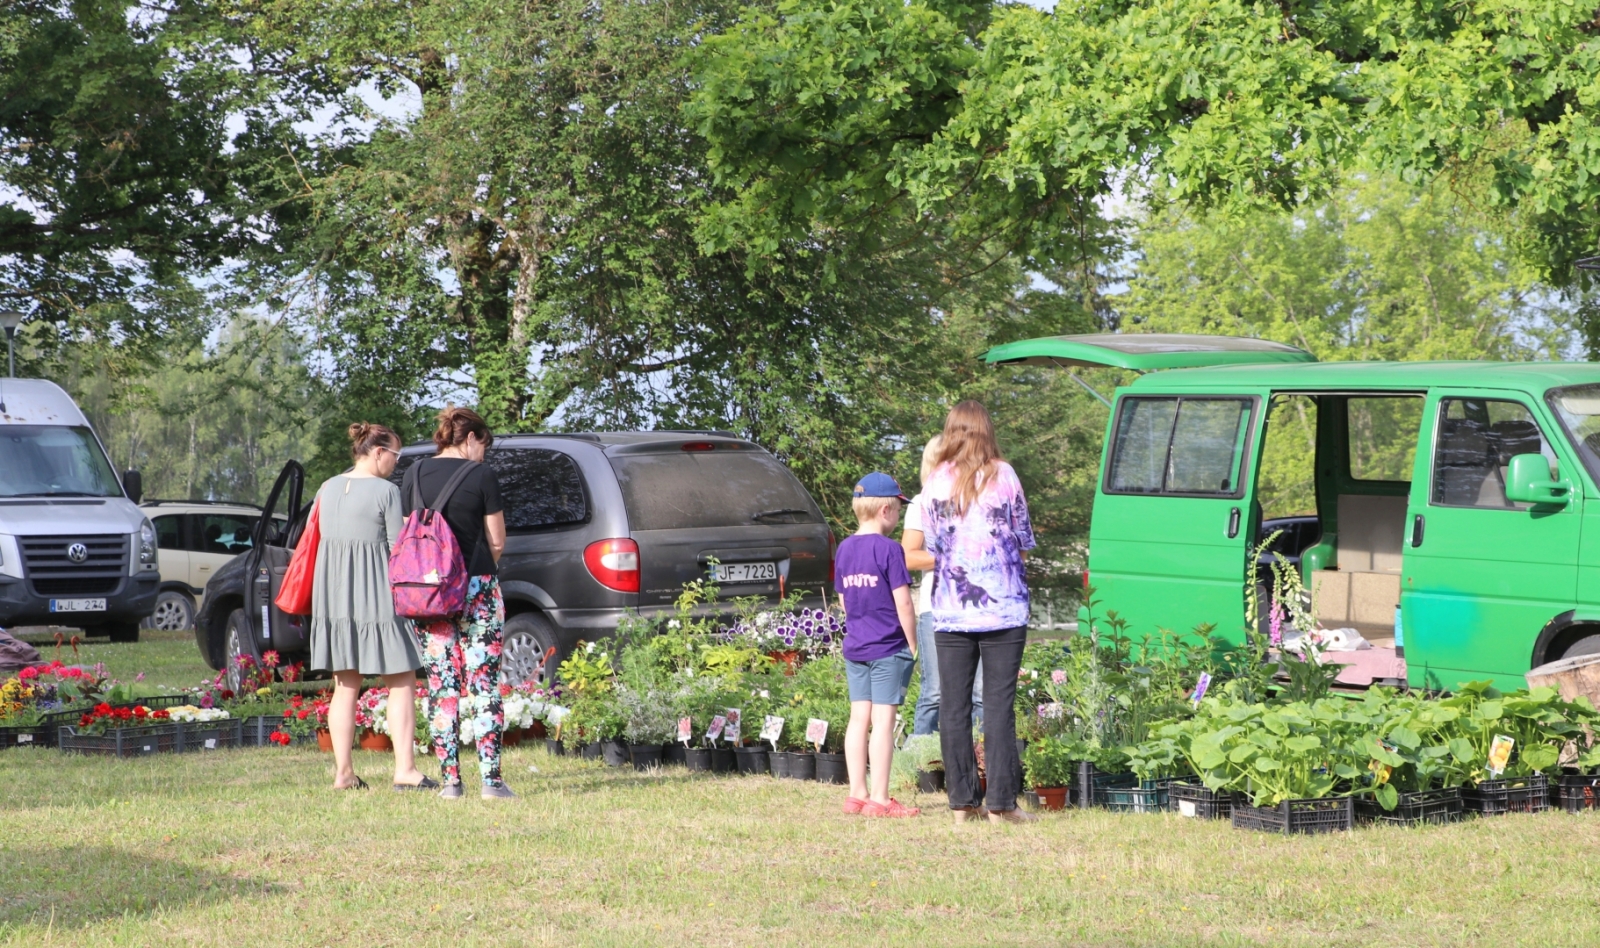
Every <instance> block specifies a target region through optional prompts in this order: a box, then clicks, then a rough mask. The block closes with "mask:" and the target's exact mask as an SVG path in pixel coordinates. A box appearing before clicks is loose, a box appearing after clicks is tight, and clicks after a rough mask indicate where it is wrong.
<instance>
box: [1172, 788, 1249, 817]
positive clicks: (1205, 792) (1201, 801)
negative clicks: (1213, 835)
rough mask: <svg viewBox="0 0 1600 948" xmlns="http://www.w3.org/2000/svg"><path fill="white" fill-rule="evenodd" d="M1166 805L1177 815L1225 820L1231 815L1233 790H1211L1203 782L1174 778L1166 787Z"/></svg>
mask: <svg viewBox="0 0 1600 948" xmlns="http://www.w3.org/2000/svg"><path fill="white" fill-rule="evenodd" d="M1167 806H1168V807H1170V808H1171V810H1172V811H1173V812H1174V813H1176V814H1178V815H1179V816H1187V817H1194V818H1195V819H1201V820H1225V819H1228V818H1229V817H1231V816H1232V815H1233V792H1232V791H1230V790H1212V789H1209V788H1208V787H1207V786H1206V785H1205V784H1203V783H1191V782H1190V781H1187V780H1174V781H1172V784H1171V785H1170V786H1169V787H1168V788H1167Z"/></svg>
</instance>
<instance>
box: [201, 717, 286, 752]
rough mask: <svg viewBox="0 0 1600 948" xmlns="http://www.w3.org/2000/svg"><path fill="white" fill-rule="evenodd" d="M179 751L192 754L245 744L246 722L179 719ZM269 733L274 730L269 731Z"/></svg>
mask: <svg viewBox="0 0 1600 948" xmlns="http://www.w3.org/2000/svg"><path fill="white" fill-rule="evenodd" d="M177 724H178V751H179V753H185V754H192V753H203V752H205V751H214V750H222V749H223V748H225V747H242V746H244V722H243V721H241V720H240V719H238V718H227V719H225V720H221V721H179V722H177ZM267 733H268V734H271V733H272V732H271V731H270V730H269V731H267Z"/></svg>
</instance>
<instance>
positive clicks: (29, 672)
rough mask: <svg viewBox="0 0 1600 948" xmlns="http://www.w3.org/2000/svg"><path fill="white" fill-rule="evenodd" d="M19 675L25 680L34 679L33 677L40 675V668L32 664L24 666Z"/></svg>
mask: <svg viewBox="0 0 1600 948" xmlns="http://www.w3.org/2000/svg"><path fill="white" fill-rule="evenodd" d="M17 677H18V678H21V679H22V680H23V681H32V680H33V679H35V678H38V677H39V669H37V668H35V667H33V666H32V665H30V666H28V667H27V668H24V669H23V670H22V671H19V672H17Z"/></svg>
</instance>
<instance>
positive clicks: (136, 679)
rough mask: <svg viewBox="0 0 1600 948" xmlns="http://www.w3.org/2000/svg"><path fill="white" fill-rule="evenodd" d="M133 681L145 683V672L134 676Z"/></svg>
mask: <svg viewBox="0 0 1600 948" xmlns="http://www.w3.org/2000/svg"><path fill="white" fill-rule="evenodd" d="M133 680H134V681H144V672H140V673H139V674H137V675H134V676H133Z"/></svg>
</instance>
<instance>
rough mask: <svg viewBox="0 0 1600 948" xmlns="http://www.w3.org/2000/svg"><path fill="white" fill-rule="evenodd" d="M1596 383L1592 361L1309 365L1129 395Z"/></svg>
mask: <svg viewBox="0 0 1600 948" xmlns="http://www.w3.org/2000/svg"><path fill="white" fill-rule="evenodd" d="M1584 383H1600V363H1594V362H1471V361H1459V362H1309V363H1301V364H1291V365H1219V366H1210V367H1206V368H1197V369H1169V370H1167V371H1164V372H1151V373H1149V374H1147V375H1142V376H1140V377H1139V378H1138V379H1137V380H1135V381H1134V382H1132V383H1130V384H1129V385H1127V386H1126V388H1127V389H1129V390H1131V391H1139V392H1166V391H1184V390H1190V391H1192V390H1196V389H1222V388H1228V387H1235V388H1240V387H1242V388H1250V389H1262V388H1270V389H1279V390H1282V389H1294V390H1304V391H1316V390H1322V391H1340V390H1347V389H1348V390H1360V389H1374V390H1389V391H1395V390H1401V391H1403V390H1412V391H1421V390H1423V389H1429V388H1442V387H1452V388H1454V387H1459V388H1503V389H1509V390H1513V391H1522V392H1533V393H1542V392H1544V391H1545V390H1546V389H1550V388H1554V387H1556V386H1560V385H1581V384H1584Z"/></svg>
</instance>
